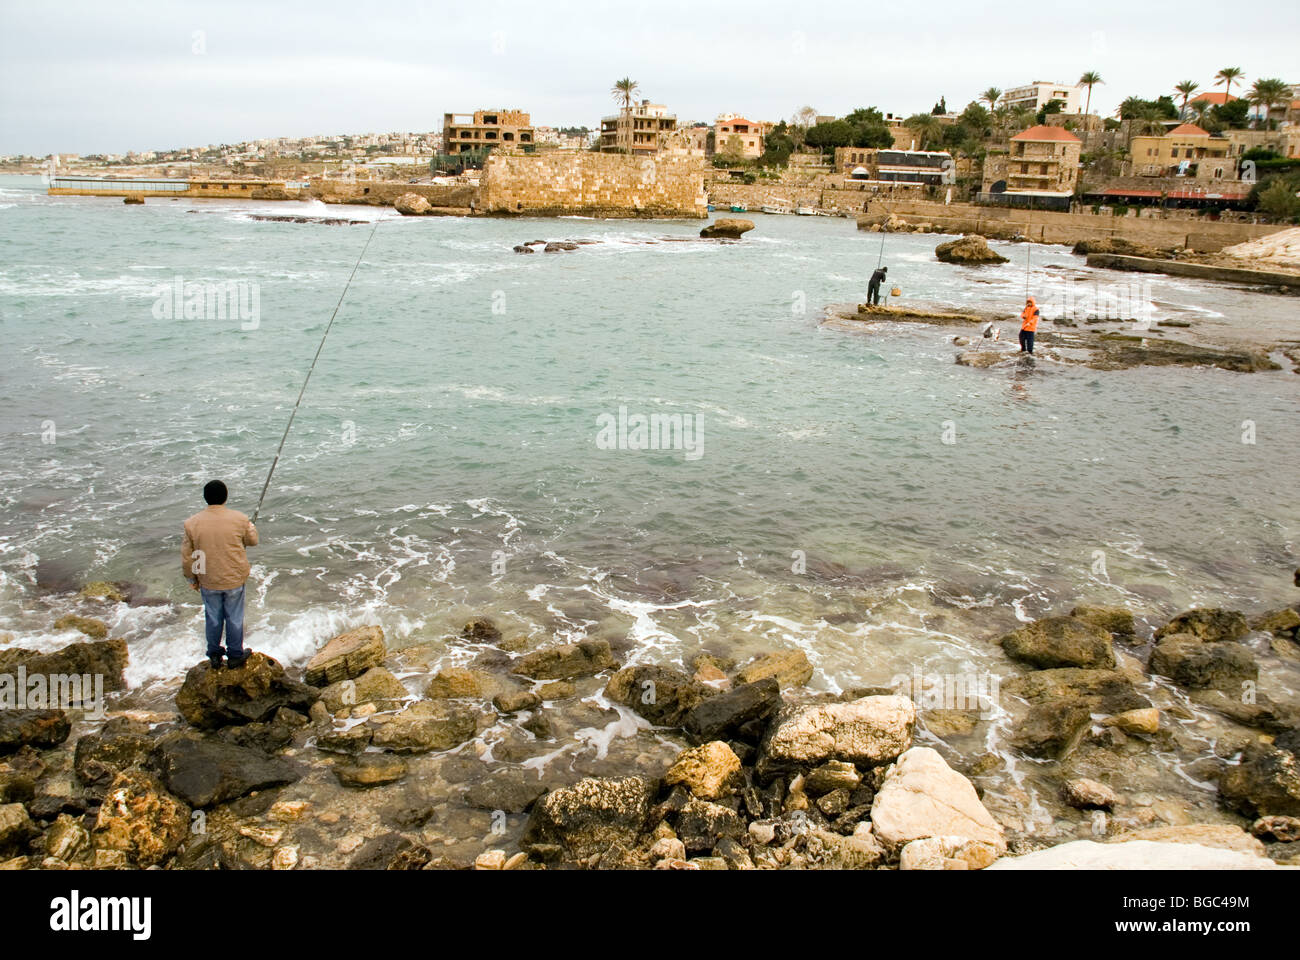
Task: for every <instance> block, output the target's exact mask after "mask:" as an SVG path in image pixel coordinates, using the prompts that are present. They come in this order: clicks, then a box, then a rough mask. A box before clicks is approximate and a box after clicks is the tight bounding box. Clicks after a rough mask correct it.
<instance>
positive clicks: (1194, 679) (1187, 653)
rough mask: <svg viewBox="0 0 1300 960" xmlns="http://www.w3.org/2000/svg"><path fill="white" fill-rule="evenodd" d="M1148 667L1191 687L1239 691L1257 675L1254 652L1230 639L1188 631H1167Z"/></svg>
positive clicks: (1181, 684)
mask: <svg viewBox="0 0 1300 960" xmlns="http://www.w3.org/2000/svg"><path fill="white" fill-rule="evenodd" d="M1150 666H1151V671H1152V672H1153V673H1158V674H1160V675H1161V676H1165V677H1168V678H1169V679H1171V680H1173V681H1174V682H1175V683H1177V684H1178V685H1179V686H1183V687H1188V688H1191V689H1205V688H1212V689H1215V690H1224V691H1240V690H1241V689H1242V684H1243V683H1246V682H1248V681H1249V682H1253V681H1255V680H1257V679H1258V678H1259V665H1258V664H1256V663H1255V655H1254V654H1253V653H1251V652H1250V650H1248V649H1247V648H1246V647H1244V646H1242V645H1241V644H1239V643H1236V642H1233V641H1205V640H1202V639H1201V638H1200V637H1198V636H1196V635H1194V634H1191V633H1167V634H1164V635H1163V636H1161V637H1160V639H1159V640H1158V641H1157V642H1156V645H1155V648H1154V649H1153V650H1152V651H1151V663H1150Z"/></svg>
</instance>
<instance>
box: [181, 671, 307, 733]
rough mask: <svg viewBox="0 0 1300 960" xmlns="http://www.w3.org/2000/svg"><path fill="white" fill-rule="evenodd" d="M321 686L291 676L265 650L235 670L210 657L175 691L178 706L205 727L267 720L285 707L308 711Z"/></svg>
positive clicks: (199, 725)
mask: <svg viewBox="0 0 1300 960" xmlns="http://www.w3.org/2000/svg"><path fill="white" fill-rule="evenodd" d="M319 694H320V691H318V690H315V689H313V688H312V687H309V686H307V685H306V684H302V683H298V682H297V681H295V680H291V679H289V677H288V676H287V675H286V674H285V672H284V667H282V666H280V664H279V663H277V662H276V661H275V660H273V659H271V658H270V657H268V656H267V655H266V654H264V653H254V654H252V655H251V656H250V657H249V658H248V660H247V662H245V664H244V665H243V666H242V667H240V668H239V669H237V670H213V669H212V667H211V666H210V665H209V664H208V662H207V661H206V660H204V661H203V662H202V663H199V664H198V665H197V666H194V667H190V669H189V670H188V671H187V672H186V674H185V682H184V683H183V684H182V685H181V688H180V690H179V691H178V692H177V694H176V709H178V710H179V711H180V713H181V716H182V717H184V718H185V720H186V722H187V723H189V724H190V725H192V726H195V727H198V728H199V729H201V730H213V729H216V728H217V727H224V726H227V725H229V724H243V723H257V722H263V721H266V720H269V719H270V718H271V717H273V716H274V715H275V712H276V711H277V710H279V709H280V708H281V707H285V708H288V709H290V710H296V711H298V712H299V713H307V712H308V711H309V710H310V709H311V705H312V704H313V703H314V702H315V701H316V698H317V697H318V696H319Z"/></svg>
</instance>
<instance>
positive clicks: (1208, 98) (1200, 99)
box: [1188, 90, 1241, 107]
mask: <svg viewBox="0 0 1300 960" xmlns="http://www.w3.org/2000/svg"><path fill="white" fill-rule="evenodd" d="M1240 99H1241V97H1234V96H1232V95H1230V94H1227V93H1214V92H1213V91H1210V90H1207V91H1206V92H1205V93H1202V94H1198V95H1197V96H1195V97H1192V99H1191V100H1189V101H1188V103H1210V104H1214V105H1215V106H1219V107H1221V106H1223V104H1224V103H1226V102H1227V101H1228V100H1240Z"/></svg>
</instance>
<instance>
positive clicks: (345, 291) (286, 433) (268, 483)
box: [252, 220, 379, 524]
mask: <svg viewBox="0 0 1300 960" xmlns="http://www.w3.org/2000/svg"><path fill="white" fill-rule="evenodd" d="M378 229H379V220H376V221H375V225H374V226H373V227H371V229H370V236H368V237H366V243H365V246H363V247H362V248H361V255H360V256H358V257H357V262H356V263H355V264H353V266H352V272H351V273H350V274H349V275H348V282H347V283H345V284H344V285H343V292H342V293H340V294H339V302H338V303H336V304H334V312H333V313H331V314H330V322H329V323H327V324H326V325H325V332H324V333H323V334H321V338H320V343H319V344H318V345H317V347H316V355H315V356H314V357H312V358H311V366H310V367H308V368H307V376H306V377H304V378H303V381H302V389H301V390H299V391H298V399H297V400H296V401H295V402H294V405H293V410H291V411H290V412H289V422H288V423H286V424H285V425H284V435H283V436H281V437H280V445H279V446H278V447H276V449H275V459H274V460H272V461H271V469H270V470H268V471H267V473H266V483H264V484H262V495H261V496H260V497H258V498H257V509H256V510H254V511H253V519H252V523H254V524H255V523H257V518H258V516H259V515H260V514H261V512H262V501H263V500H265V499H266V491H267V488H269V487H270V486H271V477H272V476H274V475H275V468H276V467H277V466H278V465H279V463H280V454H281V453H282V452H283V451H284V441H285V440H287V439H289V428H290V427H292V426H293V418H294V417H296V416H297V415H298V407H299V405H300V404H301V403H302V398H303V395H304V394H305V393H306V392H307V384H308V383H309V382H310V381H311V375H312V372H313V371H315V369H316V361H317V360H319V359H320V353H321V351H322V350H323V349H325V339H326V338H327V337H328V336H329V335H330V330H331V329H333V327H334V318H335V317H337V316H338V315H339V308H340V307H342V306H343V298H344V297H346V296H347V295H348V288H349V287H350V286H352V278H353V277H355V276H356V275H357V268H358V267H360V266H361V261H362V260H363V259H364V258H365V256H366V250H367V249H369V247H370V241H371V240H373V239H374V238H375V231H376V230H378Z"/></svg>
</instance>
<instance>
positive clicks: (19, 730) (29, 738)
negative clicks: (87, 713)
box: [0, 708, 72, 755]
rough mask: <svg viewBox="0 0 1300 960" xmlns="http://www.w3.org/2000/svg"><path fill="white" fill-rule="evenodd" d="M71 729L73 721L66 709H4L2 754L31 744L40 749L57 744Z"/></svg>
mask: <svg viewBox="0 0 1300 960" xmlns="http://www.w3.org/2000/svg"><path fill="white" fill-rule="evenodd" d="M71 732H72V722H71V721H70V720H69V719H68V715H67V714H66V713H64V712H63V711H62V710H11V709H2V708H0V755H3V754H6V753H14V752H15V751H17V750H19V749H21V748H22V747H27V746H30V747H34V748H36V749H38V750H46V749H49V748H50V747H57V746H58V745H59V744H61V743H62V742H63V741H64V740H67V739H68V734H69V733H71Z"/></svg>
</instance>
